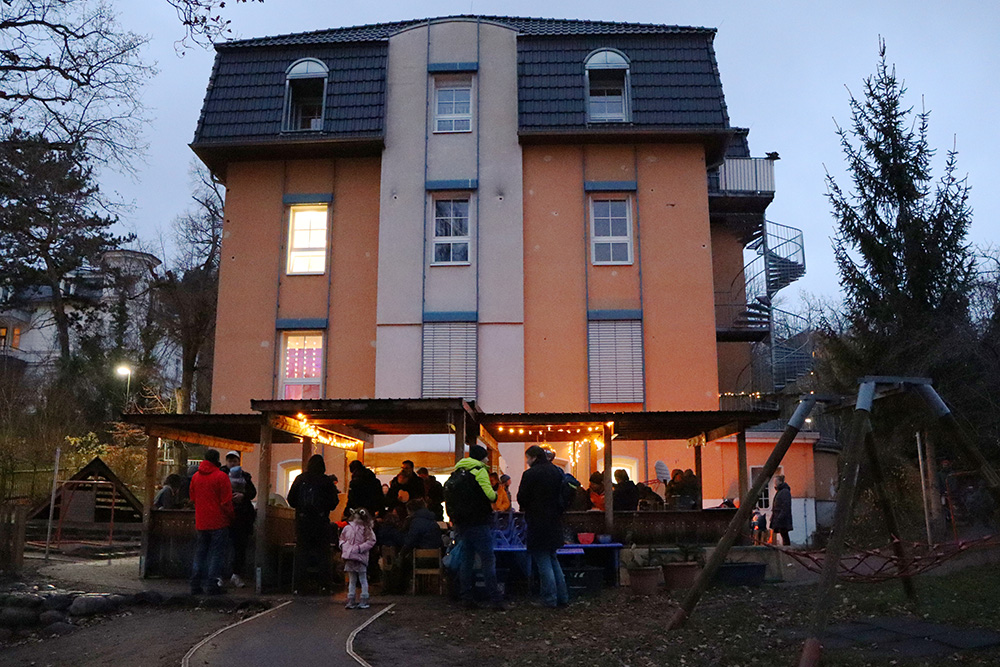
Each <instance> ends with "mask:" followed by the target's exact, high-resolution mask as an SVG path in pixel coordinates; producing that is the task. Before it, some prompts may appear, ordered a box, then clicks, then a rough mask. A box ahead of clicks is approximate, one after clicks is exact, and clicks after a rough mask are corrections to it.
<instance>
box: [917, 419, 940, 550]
mask: <svg viewBox="0 0 1000 667" xmlns="http://www.w3.org/2000/svg"><path fill="white" fill-rule="evenodd" d="M922 433H923V436H924V437H923V440H924V457H925V459H926V465H927V488H928V489H930V496H931V498H930V508H931V528H932V529H933V531H934V539H938V538H940V537H942V536H943V535H944V534H945V518H944V510H943V509H942V507H941V490H940V489H939V488H938V466H937V448H936V447H935V442H934V433H933V432H932V431H931V430H930V429H927V430H924V431H922ZM931 541H932V542H933V540H931Z"/></svg>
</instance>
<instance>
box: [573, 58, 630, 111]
mask: <svg viewBox="0 0 1000 667" xmlns="http://www.w3.org/2000/svg"><path fill="white" fill-rule="evenodd" d="M584 69H585V70H586V73H587V122H588V123H625V122H628V121H629V120H630V119H631V117H632V105H631V101H630V100H629V61H628V58H626V57H625V55H624V54H623V53H621V52H619V51H615V50H613V49H601V50H600V51H594V52H593V53H591V54H590V55H589V56H587V60H585V61H584Z"/></svg>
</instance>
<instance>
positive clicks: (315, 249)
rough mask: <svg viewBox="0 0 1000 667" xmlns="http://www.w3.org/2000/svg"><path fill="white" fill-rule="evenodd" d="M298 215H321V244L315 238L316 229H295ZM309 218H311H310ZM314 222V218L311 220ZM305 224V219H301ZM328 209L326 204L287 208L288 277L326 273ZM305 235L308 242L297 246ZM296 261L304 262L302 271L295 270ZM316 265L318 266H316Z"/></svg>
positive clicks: (286, 267)
mask: <svg viewBox="0 0 1000 667" xmlns="http://www.w3.org/2000/svg"><path fill="white" fill-rule="evenodd" d="M300 213H321V214H322V218H323V229H322V237H323V239H322V243H321V244H320V243H319V239H318V238H317V236H318V234H317V232H318V229H317V228H309V229H296V222H297V221H296V218H297V216H298V214H300ZM310 217H311V216H310ZM313 220H315V218H313ZM303 223H305V219H303ZM329 234H330V207H329V205H328V204H294V205H292V206H289V207H288V256H287V258H286V261H287V264H286V266H285V273H287V274H288V275H290V276H321V275H323V274H324V273H326V256H327V248H328V247H329V243H328V238H329ZM302 235H305V236H306V237H308V241H307V242H306V243H303V244H302V245H299V241H298V239H300V238H301V237H302ZM297 260H306V262H307V266H306V268H304V269H297V268H296V264H297ZM317 263H318V266H317Z"/></svg>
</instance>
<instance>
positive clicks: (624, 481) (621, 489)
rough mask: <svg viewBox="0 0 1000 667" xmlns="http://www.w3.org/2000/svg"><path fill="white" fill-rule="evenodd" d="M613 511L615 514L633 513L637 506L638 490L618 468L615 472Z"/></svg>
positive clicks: (626, 474) (625, 473)
mask: <svg viewBox="0 0 1000 667" xmlns="http://www.w3.org/2000/svg"><path fill="white" fill-rule="evenodd" d="M615 481H616V482H617V484H615V493H614V500H613V501H612V503H613V504H614V509H615V511H616V512H634V511H635V510H636V508H637V507H638V506H639V489H638V487H636V485H635V482H633V481H632V480H630V479H629V478H628V473H627V472H625V471H624V470H622V469H621V468H619V469H618V470H615Z"/></svg>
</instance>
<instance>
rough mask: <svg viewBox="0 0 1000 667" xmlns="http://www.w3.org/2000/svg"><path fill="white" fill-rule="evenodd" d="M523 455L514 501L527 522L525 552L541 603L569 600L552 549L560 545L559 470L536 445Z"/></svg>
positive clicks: (549, 603) (562, 604) (561, 479)
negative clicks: (532, 567)
mask: <svg viewBox="0 0 1000 667" xmlns="http://www.w3.org/2000/svg"><path fill="white" fill-rule="evenodd" d="M524 459H525V462H526V463H527V464H528V469H527V470H525V471H524V474H522V475H521V486H520V487H518V489H517V503H518V506H519V507H520V508H521V511H522V512H524V518H525V521H526V522H527V545H526V546H527V548H528V555H529V556H531V560H532V561H533V562H534V563H535V567H536V568H537V570H538V578H539V581H540V583H541V594H542V603H543V604H544V605H545V606H547V607H556V606H565V605H567V604H569V591H568V590H567V588H566V577H565V575H563V571H562V567H561V566H560V565H559V559H558V558H556V550H557V549H559V548H560V547H561V546H562V545H563V528H562V513H563V509H564V507H563V498H562V485H563V471H562V470H561V469H559V468H557V467H556V466H555V465H553V464H552V463H551V462H550V461H549V458H548V456H547V455H546V452H545V450H544V449H542V448H541V447H539V446H538V445H532V446H531V447H528V451H526V452H525V453H524Z"/></svg>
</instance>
